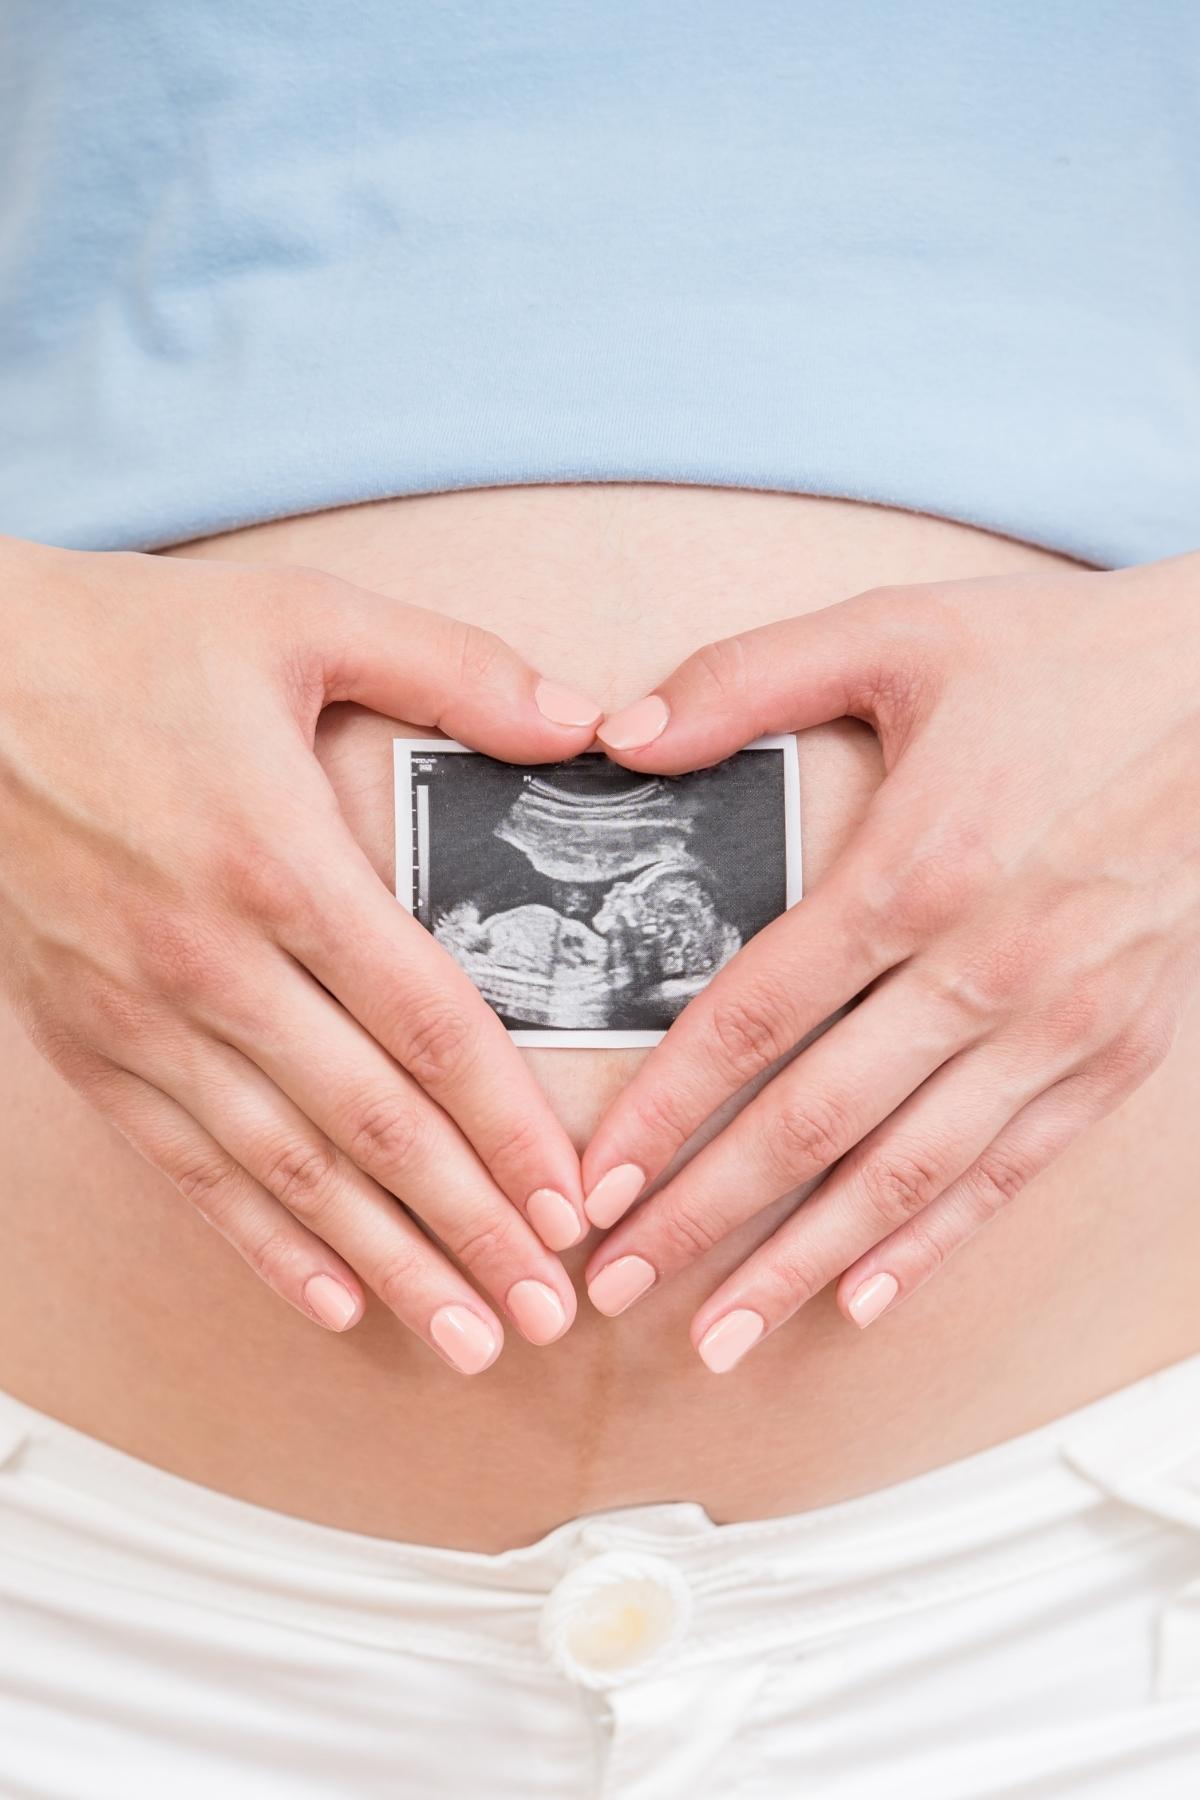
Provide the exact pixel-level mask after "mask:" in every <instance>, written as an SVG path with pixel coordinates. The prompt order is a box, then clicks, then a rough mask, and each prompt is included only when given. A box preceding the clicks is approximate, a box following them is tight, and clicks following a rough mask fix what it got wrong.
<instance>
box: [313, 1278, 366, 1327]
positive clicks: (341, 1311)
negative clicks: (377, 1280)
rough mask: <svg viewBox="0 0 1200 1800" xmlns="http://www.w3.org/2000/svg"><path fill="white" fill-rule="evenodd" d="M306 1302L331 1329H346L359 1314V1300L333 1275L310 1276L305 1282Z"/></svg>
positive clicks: (323, 1323)
mask: <svg viewBox="0 0 1200 1800" xmlns="http://www.w3.org/2000/svg"><path fill="white" fill-rule="evenodd" d="M304 1304H305V1305H306V1306H307V1307H308V1310H309V1311H310V1312H311V1313H312V1314H313V1315H314V1316H315V1317H316V1318H318V1319H319V1320H320V1321H321V1323H322V1325H327V1326H328V1327H329V1329H330V1331H345V1329H346V1327H347V1325H350V1324H352V1323H353V1321H354V1320H355V1319H356V1318H357V1316H358V1301H357V1300H356V1299H355V1298H354V1295H353V1294H352V1293H351V1292H350V1290H349V1288H346V1287H343V1286H342V1284H341V1282H340V1281H335V1280H334V1278H333V1276H332V1275H310V1276H309V1278H308V1280H307V1281H306V1282H305V1284H304Z"/></svg>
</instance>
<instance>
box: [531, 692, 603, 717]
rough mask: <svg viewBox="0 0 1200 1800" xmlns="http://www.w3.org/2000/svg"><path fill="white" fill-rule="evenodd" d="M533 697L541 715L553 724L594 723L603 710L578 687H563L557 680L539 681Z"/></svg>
mask: <svg viewBox="0 0 1200 1800" xmlns="http://www.w3.org/2000/svg"><path fill="white" fill-rule="evenodd" d="M533 698H534V702H535V704H536V706H537V709H538V711H539V712H540V713H541V715H542V717H543V718H544V719H549V720H550V722H551V724H553V725H574V726H576V727H582V726H584V725H594V724H595V723H596V720H597V719H598V718H599V717H600V715H601V713H602V712H603V710H604V709H603V707H600V706H597V705H596V702H595V701H594V700H589V699H588V697H587V695H586V694H581V693H580V692H579V690H578V688H571V687H564V686H563V685H562V683H561V682H559V681H539V682H538V684H537V686H536V687H535V688H534V690H533Z"/></svg>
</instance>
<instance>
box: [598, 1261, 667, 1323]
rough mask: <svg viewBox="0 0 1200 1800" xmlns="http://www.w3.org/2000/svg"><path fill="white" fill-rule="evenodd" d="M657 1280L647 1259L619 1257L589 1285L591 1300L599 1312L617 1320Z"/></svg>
mask: <svg viewBox="0 0 1200 1800" xmlns="http://www.w3.org/2000/svg"><path fill="white" fill-rule="evenodd" d="M657 1279H658V1277H657V1275H656V1274H655V1272H654V1269H653V1267H652V1265H651V1264H650V1263H648V1262H647V1261H646V1259H645V1257H644V1256H618V1258H617V1260H616V1262H611V1263H609V1265H608V1267H607V1268H606V1269H601V1271H600V1273H599V1274H598V1275H594V1276H593V1277H592V1279H591V1281H590V1282H589V1283H588V1298H589V1300H590V1301H591V1303H592V1305H593V1306H594V1307H595V1308H596V1311H597V1312H602V1313H605V1314H606V1315H607V1316H608V1317H609V1318H610V1319H615V1318H616V1316H617V1314H618V1313H619V1312H624V1311H625V1308H626V1307H627V1306H632V1305H633V1303H634V1301H635V1300H636V1299H637V1297H638V1295H639V1294H644V1293H645V1292H646V1289H647V1288H652V1287H653V1286H654V1283H655V1282H656V1281H657Z"/></svg>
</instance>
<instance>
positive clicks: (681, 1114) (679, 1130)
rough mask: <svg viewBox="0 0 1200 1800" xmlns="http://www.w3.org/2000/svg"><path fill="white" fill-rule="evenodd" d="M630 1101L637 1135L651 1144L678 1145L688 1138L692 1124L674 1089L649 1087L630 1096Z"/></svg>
mask: <svg viewBox="0 0 1200 1800" xmlns="http://www.w3.org/2000/svg"><path fill="white" fill-rule="evenodd" d="M631 1100H632V1104H633V1113H634V1117H635V1119H636V1120H637V1123H638V1128H639V1131H641V1132H644V1133H645V1134H646V1136H647V1137H648V1138H649V1139H650V1141H651V1143H655V1144H657V1143H661V1142H666V1143H670V1144H682V1143H684V1142H685V1141H686V1139H687V1138H689V1137H690V1136H691V1134H692V1131H693V1129H694V1125H693V1121H692V1120H691V1119H690V1118H689V1116H688V1111H687V1107H686V1104H685V1102H684V1101H683V1099H682V1096H681V1095H680V1094H679V1093H677V1092H676V1091H675V1089H673V1088H667V1087H665V1086H660V1087H651V1088H647V1090H646V1092H645V1093H644V1094H643V1093H639V1094H634V1095H631Z"/></svg>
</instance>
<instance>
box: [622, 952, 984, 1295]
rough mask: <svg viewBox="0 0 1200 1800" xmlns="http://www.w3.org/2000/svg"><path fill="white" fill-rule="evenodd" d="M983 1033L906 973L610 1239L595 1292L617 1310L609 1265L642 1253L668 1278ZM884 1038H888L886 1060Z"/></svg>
mask: <svg viewBox="0 0 1200 1800" xmlns="http://www.w3.org/2000/svg"><path fill="white" fill-rule="evenodd" d="M977 1029H978V1028H977V1026H975V1025H974V1024H973V1023H972V1024H969V1023H968V1022H967V1020H966V1019H965V1017H964V1015H962V1014H961V1013H959V1012H958V1011H957V1010H956V1009H955V1008H953V1006H951V1005H950V1004H949V1003H948V1002H946V1001H945V1000H939V999H937V998H936V997H935V996H933V995H932V994H929V993H922V992H921V990H920V989H919V988H917V987H916V984H915V983H914V982H913V981H912V979H911V978H909V979H905V978H904V976H903V975H902V974H901V975H898V976H894V977H892V978H891V979H889V980H888V981H886V982H884V983H882V984H881V985H880V986H879V987H877V988H876V989H874V991H873V992H872V993H871V994H870V995H869V996H868V997H867V999H866V1000H864V1001H863V1002H862V1004H861V1005H860V1006H858V1007H856V1008H855V1009H854V1011H853V1012H851V1013H849V1014H848V1015H847V1016H846V1017H845V1018H843V1019H842V1020H841V1021H840V1022H839V1023H838V1024H836V1025H835V1026H834V1027H833V1028H832V1029H831V1030H830V1031H828V1032H826V1034H825V1035H824V1036H823V1037H821V1038H818V1039H817V1041H816V1042H815V1043H813V1044H810V1046H809V1047H808V1049H807V1050H805V1051H804V1053H803V1055H801V1056H800V1057H798V1058H797V1059H796V1060H795V1061H794V1062H792V1063H790V1064H789V1065H788V1067H787V1068H786V1069H784V1070H783V1071H782V1072H781V1073H780V1074H778V1075H776V1076H775V1078H774V1080H772V1081H771V1082H770V1083H768V1085H767V1086H766V1088H764V1090H763V1091H762V1092H761V1093H760V1094H759V1095H758V1096H757V1098H756V1099H754V1100H753V1101H751V1103H750V1105H749V1106H747V1107H746V1108H745V1110H744V1111H743V1112H742V1113H740V1114H739V1116H738V1117H737V1118H736V1119H735V1120H734V1121H733V1123H732V1124H730V1125H728V1126H727V1127H726V1128H725V1130H724V1131H723V1132H722V1133H721V1134H720V1135H719V1136H718V1137H717V1138H715V1139H714V1140H713V1142H712V1143H710V1144H708V1145H707V1146H706V1147H705V1148H704V1149H703V1150H701V1151H700V1152H699V1154H698V1155H697V1156H696V1157H694V1158H693V1160H692V1161H691V1162H690V1163H688V1165H687V1166H686V1168H684V1169H683V1170H682V1171H681V1172H680V1173H679V1174H678V1175H676V1176H675V1177H674V1179H673V1180H672V1181H670V1182H668V1184H667V1185H666V1187H664V1188H663V1189H662V1190H661V1192H660V1193H658V1194H656V1195H655V1196H654V1197H653V1199H650V1200H647V1201H646V1202H645V1204H644V1205H643V1206H641V1207H640V1208H639V1209H638V1211H637V1212H636V1213H635V1214H634V1215H633V1216H632V1217H631V1218H628V1219H626V1220H625V1221H624V1223H623V1224H622V1225H620V1226H619V1227H618V1228H617V1229H616V1230H615V1231H613V1232H611V1233H610V1234H609V1236H608V1237H606V1238H605V1239H604V1241H603V1243H602V1244H601V1245H600V1246H599V1247H598V1248H597V1250H596V1252H595V1253H594V1254H593V1256H592V1258H591V1260H590V1262H589V1264H588V1270H587V1278H588V1291H589V1294H591V1293H592V1289H593V1286H595V1288H596V1290H597V1293H598V1295H599V1299H598V1300H597V1298H596V1294H593V1296H592V1297H593V1300H594V1301H595V1302H596V1303H597V1304H599V1308H600V1310H601V1311H602V1312H603V1311H605V1310H607V1308H606V1305H605V1304H604V1301H605V1295H606V1290H607V1287H608V1285H609V1284H608V1283H607V1282H606V1281H605V1279H604V1274H603V1271H604V1270H605V1269H606V1268H608V1266H609V1265H610V1264H611V1263H613V1262H615V1261H616V1260H617V1259H619V1258H622V1257H628V1256H636V1257H638V1258H640V1259H641V1261H642V1262H644V1263H645V1264H646V1265H647V1266H648V1267H649V1268H651V1269H653V1270H654V1272H655V1277H656V1285H660V1286H661V1284H662V1283H663V1282H665V1281H668V1280H670V1278H671V1277H672V1276H674V1275H676V1274H678V1273H679V1271H680V1270H681V1269H684V1268H686V1267H688V1266H689V1265H690V1264H691V1263H693V1262H694V1261H695V1260H696V1259H697V1258H698V1257H699V1256H702V1255H704V1254H706V1253H707V1252H708V1251H709V1250H710V1249H712V1247H713V1245H714V1244H716V1243H718V1242H720V1240H721V1239H722V1238H724V1237H726V1236H728V1235H729V1233H730V1232H732V1231H734V1230H736V1229H737V1228H738V1227H739V1226H741V1225H744V1224H745V1223H746V1221H747V1220H749V1219H751V1218H753V1217H754V1216H755V1215H756V1214H758V1213H760V1212H762V1211H763V1209H764V1208H765V1207H767V1206H769V1205H770V1204H772V1203H773V1202H774V1201H776V1200H779V1199H780V1198H782V1197H783V1196H786V1195H789V1194H794V1193H796V1192H798V1191H799V1190H800V1189H801V1188H803V1187H804V1186H806V1185H807V1184H809V1183H811V1182H813V1181H815V1180H816V1179H817V1178H818V1177H819V1176H820V1175H822V1174H823V1173H824V1171H825V1170H827V1169H829V1168H831V1167H832V1166H833V1164H834V1163H836V1162H838V1161H839V1159H840V1158H842V1157H844V1156H846V1155H847V1153H848V1152H850V1151H851V1150H853V1149H854V1147H855V1146H856V1145H858V1144H859V1143H860V1142H861V1141H862V1140H863V1139H864V1138H866V1137H867V1135H868V1133H869V1132H870V1131H871V1130H872V1129H873V1128H874V1127H876V1126H877V1125H878V1124H879V1123H880V1122H881V1121H882V1120H884V1119H887V1118H889V1116H890V1115H892V1114H893V1113H895V1112H896V1109H897V1108H898V1107H900V1105H901V1103H902V1102H903V1101H905V1100H907V1099H908V1097H909V1096H910V1095H911V1094H913V1092H914V1091H915V1090H916V1089H918V1088H920V1087H921V1086H922V1084H923V1083H925V1082H926V1081H927V1079H928V1077H929V1076H930V1075H932V1074H933V1072H934V1071H935V1070H936V1069H938V1068H940V1067H941V1066H942V1064H944V1063H945V1062H947V1060H948V1059H949V1058H951V1057H952V1056H954V1055H956V1054H957V1053H958V1052H959V1051H961V1050H962V1049H964V1048H965V1046H966V1045H967V1044H968V1043H969V1042H970V1041H971V1039H972V1037H973V1036H974V1035H975V1033H976V1032H977ZM881 1045H887V1046H888V1053H887V1055H886V1056H884V1057H881V1056H880V1054H879V1051H880V1046H881ZM814 1204H816V1202H810V1203H809V1205H810V1206H812V1205H814ZM807 1211H808V1208H806V1209H805V1212H806V1213H807ZM840 1267H844V1264H840V1265H839V1268H840ZM618 1286H619V1284H618ZM622 1310H623V1308H622Z"/></svg>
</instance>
